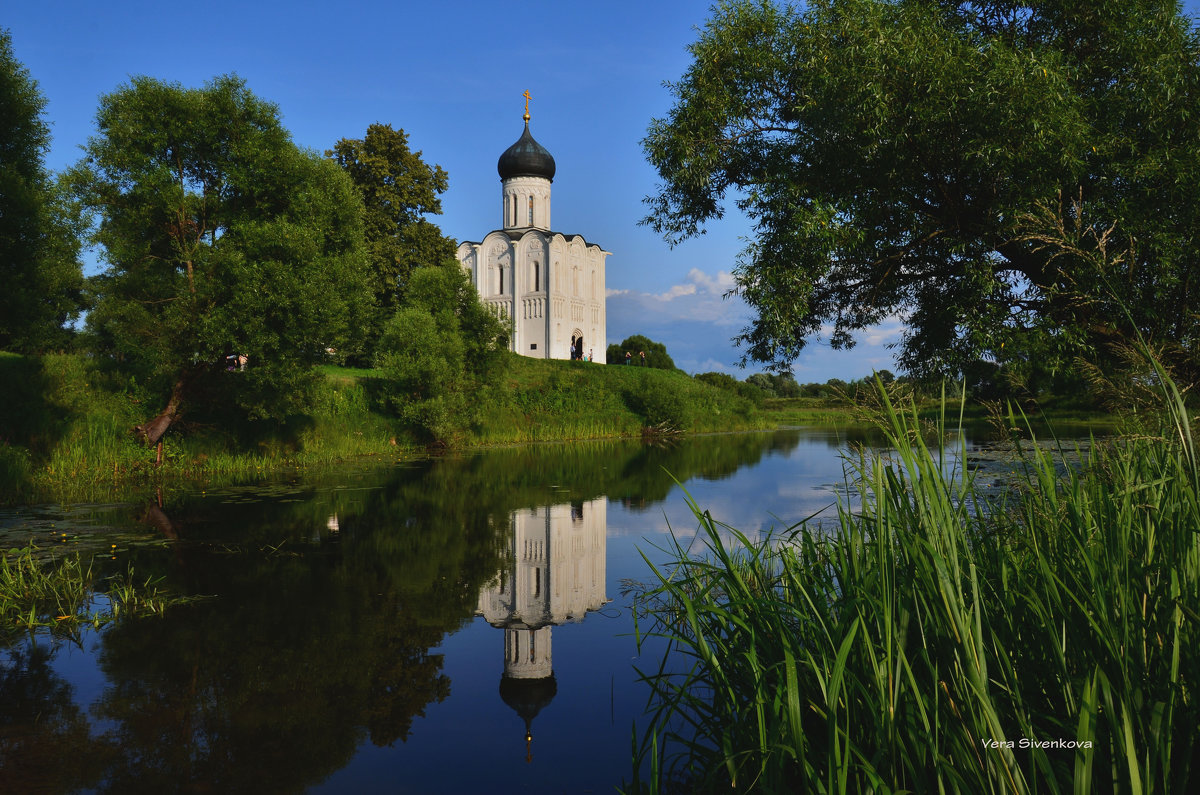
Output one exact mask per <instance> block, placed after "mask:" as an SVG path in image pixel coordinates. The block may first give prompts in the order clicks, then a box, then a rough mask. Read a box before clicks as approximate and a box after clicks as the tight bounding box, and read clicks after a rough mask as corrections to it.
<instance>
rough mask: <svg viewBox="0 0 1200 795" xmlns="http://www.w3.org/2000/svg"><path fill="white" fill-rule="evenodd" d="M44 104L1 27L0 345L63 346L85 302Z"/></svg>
mask: <svg viewBox="0 0 1200 795" xmlns="http://www.w3.org/2000/svg"><path fill="white" fill-rule="evenodd" d="M45 106H46V99H45V97H43V96H42V94H41V92H40V91H39V90H38V86H37V82H36V81H35V80H34V79H33V78H32V77H31V76H30V74H29V70H27V69H26V68H25V67H24V66H23V65H22V64H21V63H20V62H19V61H17V59H16V56H15V55H14V54H13V48H12V37H11V36H10V35H9V33H8V32H7V31H4V30H0V283H2V284H3V287H2V288H0V350H16V351H37V350H44V349H46V348H51V347H61V346H62V345H63V344H65V343H66V341H67V336H68V335H67V332H66V331H65V330H64V325H65V324H66V323H68V322H69V321H71V320H73V319H74V318H76V317H78V315H79V312H80V310H81V308H82V306H83V272H82V269H81V267H80V264H79V243H78V236H77V234H76V232H77V230H76V229H75V228H74V226H73V224H72V220H73V215H72V213H71V212H70V204H69V203H68V202H66V201H65V199H64V197H63V196H62V194H61V193H60V192H59V190H58V186H57V183H56V182H55V181H53V180H52V179H51V178H50V176H49V175H48V174H47V172H46V169H45V166H44V160H45V154H46V151H47V150H48V149H49V148H50V128H49V125H47V124H46V122H45V120H44V119H43V118H42V115H43V111H44V110H45Z"/></svg>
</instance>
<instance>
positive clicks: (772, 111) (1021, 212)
mask: <svg viewBox="0 0 1200 795" xmlns="http://www.w3.org/2000/svg"><path fill="white" fill-rule="evenodd" d="M691 52H692V55H693V59H694V61H693V63H692V65H691V66H690V68H689V69H688V71H687V73H686V74H685V75H684V76H683V78H682V79H681V80H680V81H678V82H676V83H674V84H672V85H671V89H672V91H673V92H674V94H675V96H676V104H675V106H674V107H673V108H672V110H671V111H670V113H669V115H668V116H667V117H666V118H663V119H656V120H654V121H653V122H652V124H651V126H650V129H649V133H648V136H647V138H646V139H645V141H644V147H645V150H646V153H647V156H648V158H649V160H650V162H651V163H652V164H653V165H654V166H655V167H656V168H657V170H658V172H659V174H660V176H661V178H662V183H661V185H660V186H659V189H658V192H657V194H656V195H654V196H651V197H650V198H648V199H647V202H648V204H649V208H650V212H649V215H648V217H647V219H646V222H647V223H648V224H650V225H651V226H652V227H653V228H655V229H656V230H657V231H659V232H660V233H662V234H664V235H665V236H666V237H667V239H668V240H669V241H672V242H677V241H680V240H682V239H684V238H687V237H690V236H693V235H696V234H699V233H700V232H702V230H703V227H704V224H705V223H707V222H710V221H713V220H715V219H718V218H720V217H721V216H722V214H723V212H724V211H725V206H724V202H725V200H726V197H727V196H728V195H729V194H730V193H731V192H732V194H733V195H734V196H735V197H736V199H735V200H734V201H735V203H736V205H737V207H738V208H739V209H740V210H742V211H743V212H744V213H745V214H746V215H747V216H748V217H749V218H750V220H751V221H752V222H753V224H754V226H755V236H754V239H753V241H752V243H751V244H750V245H749V247H748V248H747V249H746V250H745V251H744V253H743V255H742V258H741V260H740V262H739V264H738V267H737V269H736V272H735V276H736V281H737V291H738V292H739V293H740V294H741V295H742V296H743V297H745V299H746V300H747V301H748V303H749V304H750V305H751V306H752V307H753V308H754V309H755V310H756V313H757V318H756V319H755V320H754V321H753V323H752V325H751V326H750V327H749V328H747V329H745V330H744V332H743V333H742V334H741V335H740V337H739V338H738V341H739V342H740V343H741V344H743V345H744V346H745V350H746V357H747V358H748V359H753V360H756V361H762V362H769V363H773V364H774V365H776V366H779V367H784V366H786V363H787V362H789V361H791V360H792V359H794V358H795V357H796V356H797V355H798V354H799V353H800V351H801V350H802V349H803V347H804V345H805V342H806V341H807V340H808V339H810V338H812V337H814V336H817V335H818V334H821V333H825V332H823V327H826V326H827V325H828V326H829V327H831V330H830V331H829V332H828V333H829V337H830V341H831V343H832V344H833V346H834V347H838V348H842V347H849V346H851V345H853V343H854V333H855V332H856V331H859V330H861V329H863V328H865V327H867V326H869V325H871V324H874V323H877V322H879V321H881V320H883V319H885V318H886V317H889V316H891V315H900V316H901V317H903V318H904V319H905V320H906V321H907V323H908V332H907V335H906V337H905V338H904V340H903V344H902V362H903V364H904V365H905V366H906V367H907V368H908V369H910V370H915V371H928V370H954V369H957V368H960V367H961V366H962V364H963V363H964V362H969V361H972V360H974V359H977V358H979V357H980V356H985V357H989V358H993V359H996V360H998V361H1003V360H1004V359H1005V358H1006V357H1009V356H1014V355H1021V356H1024V357H1026V358H1033V359H1035V360H1037V361H1040V362H1055V361H1059V362H1061V361H1063V360H1064V359H1065V358H1066V357H1068V356H1071V355H1076V354H1079V353H1083V354H1085V355H1089V356H1096V355H1097V354H1098V353H1100V352H1101V351H1102V348H1103V346H1104V344H1105V343H1106V342H1107V341H1110V340H1114V339H1122V338H1127V337H1129V336H1130V335H1131V334H1133V333H1134V331H1133V330H1134V328H1137V329H1139V330H1140V331H1141V332H1142V333H1143V334H1145V335H1146V336H1148V337H1149V338H1151V339H1157V340H1161V341H1169V342H1172V343H1174V344H1176V345H1179V346H1182V347H1183V348H1185V349H1189V350H1191V351H1192V352H1193V353H1194V352H1195V350H1196V342H1197V341H1196V331H1195V330H1196V328H1197V326H1198V323H1197V320H1198V317H1197V315H1196V313H1195V310H1194V308H1193V307H1194V306H1196V305H1197V303H1198V301H1197V297H1198V296H1197V292H1198V291H1200V282H1198V281H1197V278H1196V274H1197V273H1200V262H1198V261H1197V257H1198V256H1200V254H1198V252H1200V246H1198V245H1197V244H1198V243H1200V239H1198V238H1200V222H1198V221H1200V217H1198V215H1197V213H1196V211H1195V197H1196V196H1197V195H1200V162H1198V159H1200V114H1196V113H1195V107H1196V105H1197V101H1198V100H1200V57H1198V56H1200V39H1198V36H1197V32H1196V30H1195V29H1194V28H1193V27H1192V25H1191V24H1190V23H1189V22H1188V21H1187V20H1186V19H1185V18H1184V17H1183V16H1182V15H1181V14H1180V12H1179V8H1178V6H1177V4H1176V3H1175V2H1171V1H1169V0H1132V1H1131V2H1116V1H1115V0H1102V1H1101V2H1096V3H1074V2H1066V1H1065V0H1042V1H1040V2H1007V1H1005V2H1001V1H1000V0H979V1H976V2H969V1H967V0H936V1H934V2H930V1H929V0H891V1H888V0H822V1H821V2H812V3H808V4H807V5H805V6H803V7H802V8H796V7H792V6H783V5H780V4H778V3H775V2H771V0H730V1H728V2H722V3H721V4H719V5H718V6H717V7H716V8H715V9H714V11H713V16H712V19H711V20H710V21H709V22H708V24H707V26H706V27H705V28H704V30H703V31H702V32H701V34H700V36H699V39H698V40H697V41H696V42H695V43H694V44H693V45H692V46H691ZM1104 246H1107V250H1106V251H1101V249H1102V248H1103V247H1104ZM1118 299H1120V301H1121V302H1123V303H1124V306H1125V307H1127V308H1128V309H1129V310H1130V311H1131V312H1132V318H1131V320H1132V322H1128V321H1127V320H1126V315H1125V314H1124V310H1123V309H1121V307H1120V306H1119V304H1118Z"/></svg>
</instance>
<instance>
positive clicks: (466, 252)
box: [458, 97, 611, 362]
mask: <svg viewBox="0 0 1200 795" xmlns="http://www.w3.org/2000/svg"><path fill="white" fill-rule="evenodd" d="M524 119H525V131H524V132H523V133H522V134H521V137H520V138H519V139H518V140H517V142H516V143H515V144H513V145H512V146H510V147H509V148H508V149H507V150H505V151H504V153H503V154H502V155H500V160H499V162H498V163H497V165H496V169H497V171H498V172H499V174H500V185H501V207H500V216H501V225H500V228H499V229H496V230H493V231H491V232H489V233H488V234H487V235H485V236H484V238H483V240H481V241H480V242H478V243H471V242H466V243H462V244H461V245H459V247H458V261H459V262H460V263H461V264H462V266H463V268H465V269H466V270H467V272H468V273H469V274H470V277H471V283H472V284H473V285H474V286H475V289H476V290H477V291H478V292H479V298H480V300H481V301H482V302H483V303H484V305H485V306H487V307H489V308H490V309H491V310H492V311H493V312H495V313H496V315H497V316H498V317H500V318H502V319H507V320H509V321H510V322H511V333H510V338H509V348H510V349H511V350H513V351H515V352H516V353H519V354H521V355H523V356H531V357H533V358H537V359H584V358H589V356H591V358H592V359H593V361H597V362H603V361H604V355H605V350H606V349H607V347H608V341H607V339H606V336H605V334H606V318H605V284H604V264H605V258H606V257H608V256H609V254H610V253H611V252H608V251H605V250H604V249H602V248H601V247H600V246H598V245H596V244H595V243H588V242H587V241H586V240H584V238H583V236H582V235H573V234H563V233H561V232H554V231H551V228H550V184H551V183H552V182H553V181H554V172H555V164H554V158H553V157H551V156H550V153H549V152H548V151H546V149H545V148H544V147H543V146H542V145H541V144H539V143H538V142H537V141H535V140H534V139H533V136H532V135H531V134H530V132H529V105H528V97H527V101H526V106H525V116H524ZM593 352H596V353H595V355H594V356H593V355H592V353H593ZM597 357H598V358H597Z"/></svg>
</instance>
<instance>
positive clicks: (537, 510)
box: [0, 429, 861, 793]
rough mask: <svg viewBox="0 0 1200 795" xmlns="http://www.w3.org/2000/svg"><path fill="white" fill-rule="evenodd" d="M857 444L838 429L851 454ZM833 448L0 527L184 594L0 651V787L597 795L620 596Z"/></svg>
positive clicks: (542, 456) (455, 477) (252, 499)
mask: <svg viewBox="0 0 1200 795" xmlns="http://www.w3.org/2000/svg"><path fill="white" fill-rule="evenodd" d="M860 440H861V437H860ZM846 441H847V432H846V431H841V432H838V431H835V430H832V429H803V430H790V431H779V432H774V433H763V434H738V435H723V436H707V437H698V438H690V439H684V440H680V441H678V442H673V443H670V444H664V445H657V446H648V445H643V444H641V443H636V442H621V443H614V442H607V443H594V444H571V445H546V446H538V447H528V448H519V449H502V450H492V451H487V452H482V453H478V454H473V455H464V456H461V457H451V458H442V459H437V460H431V461H422V462H417V463H410V464H405V465H399V466H395V467H386V468H376V469H370V470H363V469H356V470H352V471H346V472H341V473H338V474H337V475H333V476H329V475H326V476H322V477H312V478H306V479H303V480H298V481H294V482H282V483H281V482H276V483H269V484H258V485H255V486H247V487H242V488H234V489H225V490H221V491H212V492H201V493H182V494H176V495H164V496H163V497H162V504H161V505H159V504H158V503H159V499H158V498H153V499H150V500H142V501H136V502H132V503H129V504H122V505H111V506H83V507H76V508H73V509H71V510H69V511H65V510H63V509H61V508H57V507H56V508H42V509H21V510H17V511H9V512H6V513H4V514H2V515H0V533H2V539H0V540H3V542H4V543H5V544H6V545H7V546H17V545H21V544H23V543H25V541H27V540H28V539H29V538H35V539H37V540H38V541H39V543H51V542H52V541H53V540H54V539H56V538H62V537H63V536H62V534H63V533H67V538H68V541H65V542H61V543H62V544H64V545H67V546H70V545H75V546H78V547H79V548H80V549H82V550H89V549H93V550H94V549H104V550H109V549H110V548H112V544H114V543H115V544H116V548H115V552H114V554H113V555H107V554H106V555H104V556H103V557H102V558H101V559H100V562H101V564H102V565H107V566H113V567H118V568H119V569H120V570H123V569H124V568H125V566H126V565H127V564H129V563H132V564H133V566H134V569H135V571H136V572H137V574H138V575H139V576H151V575H153V576H161V577H162V578H163V584H164V585H165V586H167V587H168V588H169V589H171V590H172V591H174V592H177V593H179V592H182V593H185V594H197V595H205V596H207V597H209V598H206V599H204V600H201V601H197V602H194V603H191V604H188V605H184V606H181V607H177V608H174V609H172V610H170V611H169V612H168V613H167V615H166V616H165V617H164V618H149V619H142V620H136V621H127V622H123V623H120V624H118V625H115V626H112V627H110V628H108V629H106V630H104V631H102V632H92V633H88V634H85V635H84V636H83V637H82V642H81V643H80V644H79V645H74V644H71V643H69V642H66V643H63V642H60V643H58V644H55V643H53V642H51V641H50V640H49V639H48V638H39V639H38V640H37V641H36V642H32V643H30V642H21V643H18V644H17V645H13V646H9V647H8V648H7V649H4V650H3V652H2V656H0V791H4V792H9V791H12V792H36V791H46V792H77V791H83V792H86V791H94V792H117V793H127V792H156V793H157V792H174V791H187V792H219V793H233V792H255V793H260V792H337V793H340V792H364V793H365V792H401V793H407V792H411V793H439V792H445V793H474V792H484V791H486V792H499V793H505V792H535V793H543V792H545V793H557V792H572V793H574V792H606V793H607V792H612V791H613V790H614V787H615V786H617V785H619V784H620V783H621V781H622V780H623V779H625V778H628V776H629V774H630V742H631V732H632V728H633V725H634V722H635V721H637V720H638V719H639V717H640V715H641V712H642V709H643V708H644V706H645V699H646V695H647V693H646V690H645V688H644V686H642V685H639V684H638V683H637V681H636V676H637V674H636V672H635V666H636V665H639V664H640V665H643V666H645V667H647V668H650V667H653V666H654V665H655V664H656V663H657V660H658V656H657V655H658V654H659V653H660V652H661V648H660V647H656V646H650V647H644V648H643V649H642V656H641V657H639V653H638V649H637V647H636V644H635V642H634V639H633V637H632V633H633V629H634V627H633V621H632V616H631V614H630V609H629V598H628V597H627V596H625V595H624V594H623V590H624V589H625V587H626V586H627V584H628V582H629V581H631V580H633V581H645V580H647V579H648V578H649V577H650V572H649V570H648V567H647V565H646V563H645V561H644V560H643V559H642V555H643V554H645V555H647V556H648V557H650V558H651V559H652V560H662V559H663V558H664V557H665V556H664V555H663V554H662V553H661V552H659V551H658V549H657V548H661V547H663V546H664V545H665V544H666V543H667V542H668V541H669V539H670V533H671V532H672V531H674V533H675V535H676V536H677V537H679V538H682V539H684V540H685V542H686V538H687V537H690V535H691V534H692V533H693V532H694V530H695V521H694V519H693V518H692V516H691V514H690V513H689V511H688V509H687V506H686V504H685V500H684V495H683V492H682V490H681V487H680V485H679V484H678V483H677V482H676V480H675V479H678V481H679V482H681V483H683V488H686V489H687V491H688V492H689V493H690V494H691V495H692V496H693V497H694V498H695V499H696V500H697V501H698V502H699V503H700V505H701V506H702V507H704V508H707V509H709V510H710V511H711V512H712V514H713V516H714V517H715V518H717V519H718V520H720V521H723V522H726V523H728V524H730V525H733V526H735V527H738V528H739V529H741V530H742V531H744V532H747V533H750V534H753V533H757V532H765V531H767V530H769V529H770V528H772V527H780V526H783V525H785V524H791V523H792V522H795V521H797V520H798V519H800V518H803V517H806V516H809V515H811V514H814V513H817V512H819V511H822V510H824V509H827V508H829V507H830V506H831V505H832V504H833V503H834V501H835V500H836V498H837V492H836V489H837V488H838V487H839V486H838V484H840V483H841V482H842V480H843V461H842V459H841V457H840V454H841V451H843V450H844V449H845V447H844V445H845V443H846Z"/></svg>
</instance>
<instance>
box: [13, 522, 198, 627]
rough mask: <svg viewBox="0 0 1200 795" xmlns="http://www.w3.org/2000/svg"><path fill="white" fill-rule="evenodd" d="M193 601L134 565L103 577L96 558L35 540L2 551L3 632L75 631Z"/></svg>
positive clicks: (160, 611) (157, 611)
mask: <svg viewBox="0 0 1200 795" xmlns="http://www.w3.org/2000/svg"><path fill="white" fill-rule="evenodd" d="M182 601H187V600H186V599H184V598H181V597H177V596H170V595H168V594H164V593H161V592H160V591H159V589H158V581H157V580H155V579H145V580H138V579H137V578H135V576H134V572H133V568H132V567H130V568H128V569H127V570H126V571H125V572H124V573H123V574H121V575H114V576H110V577H106V578H101V577H98V576H97V575H96V574H95V573H94V572H93V568H92V563H91V561H90V559H89V560H88V562H87V563H85V562H84V558H83V556H81V555H80V554H79V553H73V554H69V555H65V556H62V557H55V556H51V555H49V554H47V553H46V551H45V550H43V549H41V548H39V547H38V546H36V545H35V544H33V543H30V544H29V545H27V546H25V547H23V548H18V549H10V550H8V552H7V553H6V554H4V555H2V556H0V627H3V629H2V630H0V635H2V636H3V637H11V636H13V635H16V634H20V633H23V632H27V631H31V630H36V629H46V630H49V631H50V632H51V633H52V634H55V635H75V634H76V633H77V632H78V631H79V629H80V628H81V627H83V626H87V625H91V626H93V627H100V626H103V625H104V624H107V623H110V622H112V621H115V620H117V619H119V618H121V617H123V616H130V615H146V614H158V613H162V612H163V610H165V609H166V608H167V607H168V606H169V605H171V604H176V603H180V602H182Z"/></svg>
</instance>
